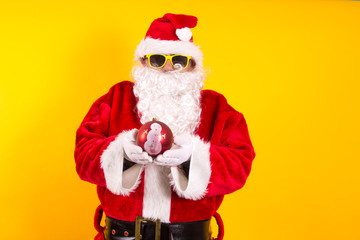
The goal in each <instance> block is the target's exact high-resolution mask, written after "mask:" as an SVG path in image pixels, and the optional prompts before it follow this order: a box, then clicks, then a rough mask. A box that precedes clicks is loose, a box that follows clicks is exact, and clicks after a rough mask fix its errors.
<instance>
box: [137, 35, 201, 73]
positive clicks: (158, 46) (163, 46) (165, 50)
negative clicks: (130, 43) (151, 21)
mask: <svg viewBox="0 0 360 240" xmlns="http://www.w3.org/2000/svg"><path fill="white" fill-rule="evenodd" d="M151 53H159V54H181V55H189V56H191V57H192V58H193V59H194V60H195V62H196V68H202V52H201V50H200V48H199V46H196V45H195V44H194V43H193V42H190V41H168V40H158V39H153V38H149V37H148V38H145V39H143V40H141V42H140V43H139V45H138V46H137V48H136V51H135V60H137V61H138V60H140V59H141V58H142V57H144V56H145V55H146V54H151Z"/></svg>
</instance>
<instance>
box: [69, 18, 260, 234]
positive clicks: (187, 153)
mask: <svg viewBox="0 0 360 240" xmlns="http://www.w3.org/2000/svg"><path fill="white" fill-rule="evenodd" d="M196 24H197V18H196V17H194V16H188V15H181V14H169V13H168V14H165V15H164V16H163V17H162V18H158V19H156V20H154V21H153V22H152V24H151V26H150V28H149V30H148V31H147V33H146V36H145V38H144V39H143V40H142V41H141V42H140V44H139V45H138V47H137V49H136V52H135V56H136V60H137V61H138V62H139V63H140V64H139V65H137V66H136V67H134V69H133V80H134V81H133V82H130V81H123V82H120V83H118V84H116V85H115V86H113V87H112V88H111V89H110V90H109V92H108V93H106V94H105V95H104V96H102V97H100V98H99V99H98V100H97V101H95V103H94V104H93V105H92V107H91V108H90V110H89V112H88V114H87V115H86V116H85V118H84V120H83V122H82V123H81V125H80V127H79V129H78V131H77V135H76V149H75V160H76V169H77V172H78V174H79V176H80V178H81V179H83V180H86V181H89V182H91V183H94V184H96V185H97V192H98V197H99V199H100V202H101V205H100V207H99V208H98V210H97V214H96V217H95V221H96V228H97V230H98V231H99V234H98V235H97V236H96V237H95V239H98V240H100V239H105V240H110V239H116V240H118V239H159V240H160V239H162V240H165V239H174V240H190V239H191V240H193V239H196V240H208V239H210V238H211V236H210V235H211V234H210V231H209V222H210V219H211V217H212V216H216V217H217V219H218V220H219V215H218V214H217V213H216V210H217V209H218V208H219V206H220V204H221V202H222V200H223V197H224V195H225V194H229V193H231V192H234V191H236V190H238V189H240V188H241V187H242V186H243V185H244V183H245V181H246V178H247V177H248V175H249V172H250V169H251V163H252V160H253V158H254V156H255V153H254V150H253V147H252V144H251V141H250V138H249V134H248V129H247V126H246V122H245V119H244V117H243V115H242V114H241V113H239V112H237V111H236V110H234V109H233V108H232V107H231V106H230V105H229V104H228V103H227V101H226V99H225V97H224V96H222V95H221V94H219V93H217V92H215V91H211V90H202V88H203V79H204V73H203V71H202V53H201V51H200V49H199V47H198V46H196V45H195V44H194V42H193V37H192V32H191V28H194V27H195V26H196ZM153 118H156V119H157V120H159V121H162V122H164V123H165V124H167V125H168V126H169V127H170V129H171V130H172V132H173V134H174V144H173V146H172V147H171V148H170V149H169V150H167V151H165V152H164V153H163V154H159V155H157V156H150V155H149V154H148V153H147V152H146V151H144V150H143V149H142V148H141V147H139V146H138V145H137V144H136V135H137V132H138V129H139V128H140V127H141V126H142V124H144V123H146V122H148V121H151V120H152V119H153ZM103 212H104V214H105V216H106V224H105V226H104V227H101V226H100V225H98V222H99V220H100V219H101V216H102V214H103ZM219 223H220V226H221V221H220V220H219ZM219 233H220V234H219V236H218V238H219V239H221V238H222V233H223V231H222V229H221V228H220V231H219Z"/></svg>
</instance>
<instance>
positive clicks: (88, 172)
mask: <svg viewBox="0 0 360 240" xmlns="http://www.w3.org/2000/svg"><path fill="white" fill-rule="evenodd" d="M112 94H113V90H112V89H111V90H110V91H109V92H108V93H107V94H105V95H104V96H102V97H101V98H99V99H98V100H96V101H95V102H94V103H93V105H92V106H91V108H90V110H89V111H88V113H87V114H86V116H85V118H84V119H83V121H82V123H81V124H80V127H79V128H78V130H77V132H76V146H75V163H76V171H77V173H78V175H79V177H80V178H81V179H82V180H85V181H88V182H90V183H94V184H97V185H100V186H103V187H105V186H106V182H105V176H104V171H103V170H102V169H101V163H100V159H101V155H102V153H103V152H104V150H105V149H107V147H108V146H109V144H110V143H111V142H112V141H114V139H115V137H116V136H109V134H108V133H109V129H108V127H109V120H110V112H111V102H112Z"/></svg>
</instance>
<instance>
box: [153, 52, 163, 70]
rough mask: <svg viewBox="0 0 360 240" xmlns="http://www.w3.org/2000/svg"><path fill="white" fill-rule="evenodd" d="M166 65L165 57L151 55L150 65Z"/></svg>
mask: <svg viewBox="0 0 360 240" xmlns="http://www.w3.org/2000/svg"><path fill="white" fill-rule="evenodd" d="M164 63H165V57H164V56H162V55H151V56H150V65H151V66H152V67H161V66H162V65H163V64H164Z"/></svg>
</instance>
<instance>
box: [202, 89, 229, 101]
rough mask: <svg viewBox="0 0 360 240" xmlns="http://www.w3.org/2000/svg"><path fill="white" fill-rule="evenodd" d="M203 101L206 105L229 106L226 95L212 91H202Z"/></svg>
mask: <svg viewBox="0 0 360 240" xmlns="http://www.w3.org/2000/svg"><path fill="white" fill-rule="evenodd" d="M201 101H202V102H203V103H204V104H209V103H217V104H227V100H226V98H225V96H224V95H222V94H221V93H219V92H216V91H214V90H210V89H204V90H201Z"/></svg>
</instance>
